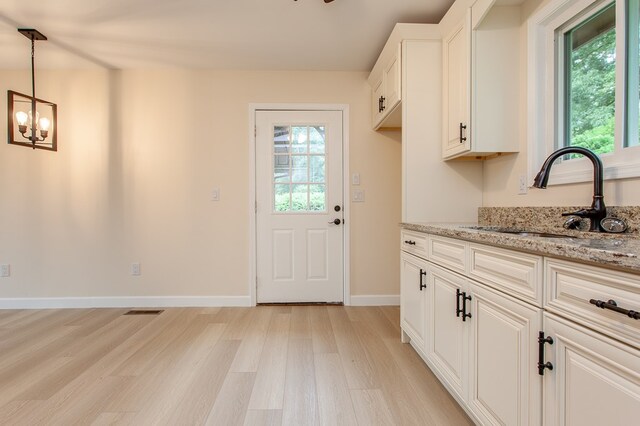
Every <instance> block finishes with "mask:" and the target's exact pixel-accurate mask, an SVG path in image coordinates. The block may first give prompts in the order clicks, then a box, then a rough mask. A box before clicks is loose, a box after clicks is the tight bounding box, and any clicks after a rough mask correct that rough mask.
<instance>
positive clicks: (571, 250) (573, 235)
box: [402, 222, 640, 274]
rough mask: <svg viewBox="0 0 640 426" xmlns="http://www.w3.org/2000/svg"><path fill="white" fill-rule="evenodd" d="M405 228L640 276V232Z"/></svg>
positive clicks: (439, 226) (437, 226) (437, 225)
mask: <svg viewBox="0 0 640 426" xmlns="http://www.w3.org/2000/svg"><path fill="white" fill-rule="evenodd" d="M402 227H403V228H405V229H409V230H413V231H419V232H426V233H429V234H435V235H442V236H445V237H452V238H459V239H462V240H466V241H472V242H477V243H482V244H488V245H494V246H499V247H504V248H509V249H514V250H521V251H527V252H530V253H536V254H540V255H544V256H553V257H559V258H564V259H569V260H572V261H577V262H582V263H589V264H592V265H596V266H602V267H608V268H613V269H618V270H624V271H627V272H632V273H635V274H640V236H639V235H638V233H627V234H598V233H591V232H583V231H569V230H565V229H563V228H561V229H560V230H558V229H557V228H553V229H552V230H551V229H549V228H546V229H532V228H529V227H527V228H523V227H519V229H526V230H529V231H540V232H550V233H553V234H561V235H566V237H561V238H547V237H539V236H521V235H517V234H508V233H501V232H495V231H496V230H500V229H505V228H506V229H514V228H513V227H504V226H495V225H485V224H483V223H482V222H481V225H480V226H479V225H477V224H471V223H467V224H451V223H402Z"/></svg>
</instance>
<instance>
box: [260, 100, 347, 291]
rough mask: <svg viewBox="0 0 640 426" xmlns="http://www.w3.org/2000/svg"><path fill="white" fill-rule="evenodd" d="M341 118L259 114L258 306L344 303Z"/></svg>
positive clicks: (307, 113)
mask: <svg viewBox="0 0 640 426" xmlns="http://www.w3.org/2000/svg"><path fill="white" fill-rule="evenodd" d="M342 170H343V166H342V112H341V111H257V112H256V207H257V213H256V222H257V223H256V233H257V235H256V241H257V278H258V283H257V302H258V303H278V302H342V301H343V294H344V293H343V287H344V273H343V271H344V254H343V240H344V232H343V229H344V227H343V208H344V205H343V202H344V201H343V189H342V188H343V172H342Z"/></svg>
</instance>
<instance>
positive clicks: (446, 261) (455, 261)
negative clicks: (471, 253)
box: [429, 235, 468, 274]
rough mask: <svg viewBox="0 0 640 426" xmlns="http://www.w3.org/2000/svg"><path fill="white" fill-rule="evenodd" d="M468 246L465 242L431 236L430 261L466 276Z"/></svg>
mask: <svg viewBox="0 0 640 426" xmlns="http://www.w3.org/2000/svg"><path fill="white" fill-rule="evenodd" d="M467 246H468V244H467V243H465V242H464V241H460V240H455V239H452V238H447V237H440V236H436V235H430V236H429V260H430V261H431V262H433V263H435V264H438V265H440V266H444V267H445V268H448V269H451V270H454V271H457V272H460V273H462V274H464V273H465V272H466V269H467Z"/></svg>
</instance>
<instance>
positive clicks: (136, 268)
mask: <svg viewBox="0 0 640 426" xmlns="http://www.w3.org/2000/svg"><path fill="white" fill-rule="evenodd" d="M131 275H135V276H138V275H140V264H139V263H138V262H135V263H132V264H131Z"/></svg>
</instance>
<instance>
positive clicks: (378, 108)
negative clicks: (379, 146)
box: [371, 76, 384, 127]
mask: <svg viewBox="0 0 640 426" xmlns="http://www.w3.org/2000/svg"><path fill="white" fill-rule="evenodd" d="M383 101H384V84H383V79H382V76H380V79H379V80H377V81H376V83H375V84H374V85H373V87H372V88H371V108H372V109H371V119H372V123H373V127H376V126H377V125H378V123H380V122H381V121H382V116H383V114H382V113H383V108H382V102H383Z"/></svg>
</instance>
